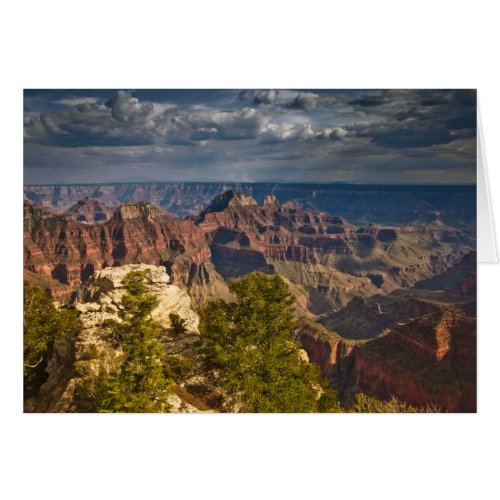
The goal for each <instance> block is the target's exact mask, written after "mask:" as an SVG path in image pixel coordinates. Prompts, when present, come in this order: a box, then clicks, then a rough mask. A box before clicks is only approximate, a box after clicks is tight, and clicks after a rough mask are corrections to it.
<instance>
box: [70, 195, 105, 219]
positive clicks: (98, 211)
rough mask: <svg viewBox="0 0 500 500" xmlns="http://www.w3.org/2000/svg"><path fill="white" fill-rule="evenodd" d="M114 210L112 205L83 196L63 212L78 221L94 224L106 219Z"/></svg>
mask: <svg viewBox="0 0 500 500" xmlns="http://www.w3.org/2000/svg"><path fill="white" fill-rule="evenodd" d="M113 212H114V207H111V206H108V205H105V204H103V203H100V202H99V201H97V200H94V199H92V198H88V197H87V198H84V199H83V200H80V201H78V202H77V203H75V204H74V205H73V206H71V207H70V208H68V210H66V211H65V212H64V215H69V216H70V217H73V219H75V220H76V221H79V222H88V223H90V224H95V223H99V222H104V221H106V220H108V219H109V218H110V217H111V215H112V214H113Z"/></svg>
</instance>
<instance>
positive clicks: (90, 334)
mask: <svg viewBox="0 0 500 500" xmlns="http://www.w3.org/2000/svg"><path fill="white" fill-rule="evenodd" d="M131 271H148V272H149V274H147V275H146V280H145V284H146V287H147V289H148V290H149V291H150V292H151V293H152V294H153V295H155V296H156V297H157V299H158V306H157V307H156V309H155V310H154V311H153V313H152V315H153V318H154V319H155V320H156V321H157V322H158V323H159V324H160V325H161V327H162V329H163V330H164V332H166V337H165V339H164V342H165V351H166V353H167V354H175V355H177V356H183V355H187V356H193V346H194V345H195V344H196V343H197V341H198V340H199V332H198V324H199V318H198V315H197V314H196V313H195V312H194V311H193V309H192V308H191V299H190V297H189V296H188V295H187V294H186V292H184V291H183V290H181V289H180V288H179V287H177V286H176V285H171V284H169V281H170V280H169V276H168V274H167V273H166V270H165V268H164V267H161V266H151V265H145V264H133V265H126V266H122V267H114V268H107V269H104V270H101V271H98V272H97V273H95V274H94V275H93V276H92V277H91V278H90V280H89V284H88V286H87V287H86V290H85V294H84V296H85V298H84V301H83V302H82V303H77V304H76V308H77V310H78V311H80V315H79V320H80V322H81V325H82V330H81V332H80V333H79V334H78V335H77V336H76V337H75V338H65V339H62V340H61V341H60V342H59V343H58V344H57V345H56V349H55V354H54V356H53V358H52V359H51V360H50V361H49V364H48V368H47V371H48V373H49V377H48V380H47V382H46V383H45V384H44V385H43V386H42V389H41V391H40V397H39V398H38V399H37V401H36V403H33V402H32V403H31V404H33V405H34V407H32V408H31V409H32V411H37V412H47V411H48V412H68V411H69V412H71V411H74V405H75V401H74V391H75V387H76V386H77V383H78V381H79V380H81V379H82V378H85V377H89V376H95V375H97V374H98V373H99V372H100V371H101V370H103V369H104V370H105V371H108V372H110V371H113V370H115V369H116V368H117V367H118V366H119V364H120V362H121V358H122V356H123V352H122V350H121V349H120V347H119V346H117V345H116V343H115V341H114V340H113V339H112V338H111V337H110V330H109V327H108V326H107V324H106V322H107V321H109V320H113V321H118V322H119V321H121V320H120V317H119V315H118V313H119V311H120V309H122V298H123V296H124V294H125V290H124V288H123V286H122V280H123V278H124V277H125V276H126V275H127V274H128V273H129V272H131ZM170 313H176V314H178V315H179V316H180V317H181V318H182V319H183V320H184V321H185V327H186V328H187V331H186V332H185V333H184V334H182V335H181V336H177V337H176V338H175V339H171V338H169V336H168V331H169V329H170V328H171V324H170V318H169V314H170ZM170 399H171V401H170V403H171V405H172V410H173V411H182V412H193V411H198V409H197V408H196V407H195V406H193V405H192V404H190V403H188V402H183V401H182V398H180V397H179V396H178V395H177V394H175V393H174V394H172V395H171V397H170Z"/></svg>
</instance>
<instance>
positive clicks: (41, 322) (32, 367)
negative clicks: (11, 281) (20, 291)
mask: <svg viewBox="0 0 500 500" xmlns="http://www.w3.org/2000/svg"><path fill="white" fill-rule="evenodd" d="M79 328H80V326H79V323H78V314H77V312H76V311H75V310H72V309H67V308H61V309H57V308H56V307H55V306H54V304H53V302H52V300H51V299H50V297H49V296H48V295H47V294H46V293H45V291H44V290H42V289H40V288H35V287H32V286H30V285H29V284H28V283H24V370H23V372H24V395H25V397H27V398H28V397H34V396H36V395H37V394H38V391H39V389H40V387H41V386H42V384H43V383H44V382H45V381H46V380H47V376H48V375H47V372H46V371H45V369H46V367H47V363H48V361H49V358H50V356H51V355H52V353H53V350H54V345H55V343H56V342H57V341H58V340H59V339H60V338H62V337H64V336H65V335H73V334H76V332H77V331H78V329H79Z"/></svg>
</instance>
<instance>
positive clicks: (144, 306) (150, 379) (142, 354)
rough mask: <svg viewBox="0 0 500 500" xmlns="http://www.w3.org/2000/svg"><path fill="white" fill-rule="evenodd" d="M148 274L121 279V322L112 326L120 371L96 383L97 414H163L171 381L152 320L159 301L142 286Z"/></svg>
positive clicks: (158, 331)
mask: <svg viewBox="0 0 500 500" xmlns="http://www.w3.org/2000/svg"><path fill="white" fill-rule="evenodd" d="M147 272H148V271H132V272H130V273H128V274H127V276H126V277H125V278H124V279H123V282H122V284H123V286H124V287H125V289H126V290H127V294H126V295H125V296H124V297H123V299H122V305H123V310H122V311H121V312H120V317H121V319H122V322H121V323H118V322H115V323H114V324H113V325H112V329H113V333H114V335H115V338H116V339H117V340H118V342H119V344H120V347H121V348H122V350H123V351H124V353H125V360H124V362H123V364H122V366H121V367H120V370H119V371H118V372H117V373H115V374H111V375H109V376H107V377H105V378H104V380H101V381H97V383H96V387H97V390H96V391H95V393H96V394H97V398H96V410H97V411H99V412H136V413H138V412H146V413H153V412H164V411H168V403H167V402H166V398H167V396H168V394H169V392H170V388H171V384H172V381H171V380H169V379H167V378H166V377H165V375H164V370H163V365H162V360H163V358H164V351H163V348H162V345H161V343H160V340H159V337H160V334H161V330H160V326H159V325H158V323H156V322H155V321H154V320H153V318H152V317H151V312H152V311H153V309H154V308H155V307H156V306H157V304H158V300H157V299H156V297H155V296H154V295H152V294H151V293H149V292H148V291H147V289H146V287H145V285H144V278H145V275H146V273H147Z"/></svg>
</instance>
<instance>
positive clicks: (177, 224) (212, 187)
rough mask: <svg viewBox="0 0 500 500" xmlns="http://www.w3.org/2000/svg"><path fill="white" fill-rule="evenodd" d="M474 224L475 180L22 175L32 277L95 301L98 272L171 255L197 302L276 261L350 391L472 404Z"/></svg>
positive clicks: (184, 288) (314, 355) (55, 291)
mask: <svg viewBox="0 0 500 500" xmlns="http://www.w3.org/2000/svg"><path fill="white" fill-rule="evenodd" d="M228 187H229V188H231V187H233V188H234V189H227V188H228ZM313 187H314V189H313ZM455 188H456V189H455ZM391 192H392V193H393V196H392V197H391V196H389V195H390V193H391ZM443 194H445V196H443ZM348 197H349V200H350V201H349V203H347V201H346V199H347V198H348ZM76 198H78V199H76ZM208 198H210V199H208ZM388 198H389V199H388ZM431 202H432V203H431ZM472 203H474V206H473V205H472ZM389 205H391V207H392V208H391V209H390V210H389V209H388V206H389ZM337 206H338V207H341V208H339V209H338V210H336V207H337ZM471 207H472V208H471ZM327 209H328V210H327ZM166 210H167V211H166ZM346 215H350V216H351V217H352V218H351V219H350V218H349V217H347V216H346ZM181 217H183V218H181ZM473 227H475V191H472V190H470V189H468V187H467V186H465V187H464V186H462V187H460V186H459V187H450V186H437V187H433V188H432V189H423V188H420V187H419V186H409V187H408V188H407V189H402V190H400V191H396V190H394V189H393V188H391V187H390V186H389V187H388V186H383V187H380V188H379V187H378V186H377V187H373V186H371V188H370V189H368V188H367V187H366V186H365V187H363V186H361V187H360V186H357V187H356V186H354V187H353V186H349V185H328V186H324V185H314V186H313V185H304V186H300V185H297V186H295V185H269V184H248V185H246V184H239V185H236V186H235V185H233V186H231V185H227V184H215V183H156V184H131V185H128V186H127V187H125V185H108V186H79V187H70V186H60V187H58V188H55V187H47V186H46V187H43V186H42V187H40V186H38V187H37V186H25V201H24V269H25V279H26V280H27V281H28V282H30V283H32V284H34V285H36V286H39V287H41V288H45V289H46V290H47V291H48V292H49V293H51V294H52V296H53V298H54V300H57V301H71V302H73V303H75V304H85V303H87V302H88V301H89V300H90V299H89V297H90V296H91V292H89V290H92V287H94V288H95V287H96V286H97V285H96V283H98V282H99V279H98V278H97V277H98V276H100V273H104V275H105V274H106V273H107V272H110V273H119V272H120V271H119V270H120V269H122V268H123V266H125V268H127V267H128V266H131V265H132V266H133V265H149V266H155V267H158V266H159V267H161V268H162V269H164V271H165V273H166V275H168V277H169V284H168V286H171V287H172V286H173V287H176V289H178V290H179V294H184V295H183V296H185V297H188V298H189V301H190V306H189V308H188V309H189V310H192V311H193V314H196V311H198V310H199V309H200V307H201V306H202V305H203V304H204V303H205V302H206V301H207V300H211V299H218V298H222V299H225V300H230V299H231V294H230V293H229V290H228V288H227V284H226V283H227V280H229V279H231V278H237V277H241V276H244V275H246V274H248V273H249V272H251V271H260V272H263V273H267V274H274V273H277V274H279V275H281V276H282V277H283V278H284V279H285V280H286V282H287V283H288V285H289V288H290V290H291V291H292V293H293V294H294V295H295V297H296V309H297V315H298V318H299V328H298V330H297V332H296V336H297V339H298V340H299V341H300V342H301V343H302V345H303V347H304V349H305V351H306V352H307V354H308V356H309V359H310V360H311V361H313V362H314V363H316V364H318V365H319V366H320V367H321V369H322V371H323V373H324V374H325V376H326V377H327V378H328V380H329V381H330V384H331V386H332V387H334V388H335V389H336V390H337V391H338V393H339V394H340V395H341V396H342V397H343V398H345V399H346V401H348V400H349V398H350V397H352V395H353V394H354V393H355V391H362V392H366V393H367V394H373V395H376V396H377V397H380V398H387V397H389V396H391V395H396V396H397V397H399V398H400V399H402V400H403V401H407V402H409V403H410V404H413V405H415V406H418V407H425V406H426V405H428V404H432V405H435V407H436V408H439V409H440V410H441V411H475V355H476V347H475V341H476V340H475V336H476V333H475V324H476V320H475V290H476V285H475V279H476V278H475V274H476V272H475V268H476V261H475V251H474V248H475V233H474V231H473ZM101 281H102V280H101ZM99 286H102V283H101V285H99ZM113 286H114V287H115V288H116V287H117V285H116V283H115V285H113ZM98 288H99V287H98ZM89 293H90V295H89ZM101 306H102V304H101ZM101 306H99V307H101ZM85 307H87V306H85ZM91 307H94V306H91ZM86 311H87V309H86ZM82 312H83V310H82ZM85 314H90V313H89V312H88V311H87V312H85ZM193 325H194V323H193ZM191 330H193V332H194V331H195V330H196V327H195V326H193V327H192V328H191ZM193 390H194V391H195V392H196V388H194V389H193ZM202 392H203V391H202ZM186 404H187V403H186ZM179 405H181V406H183V405H182V404H181V403H178V405H177V406H179ZM184 407H185V408H188V406H186V405H184V406H183V408H184ZM193 411H194V410H193Z"/></svg>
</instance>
